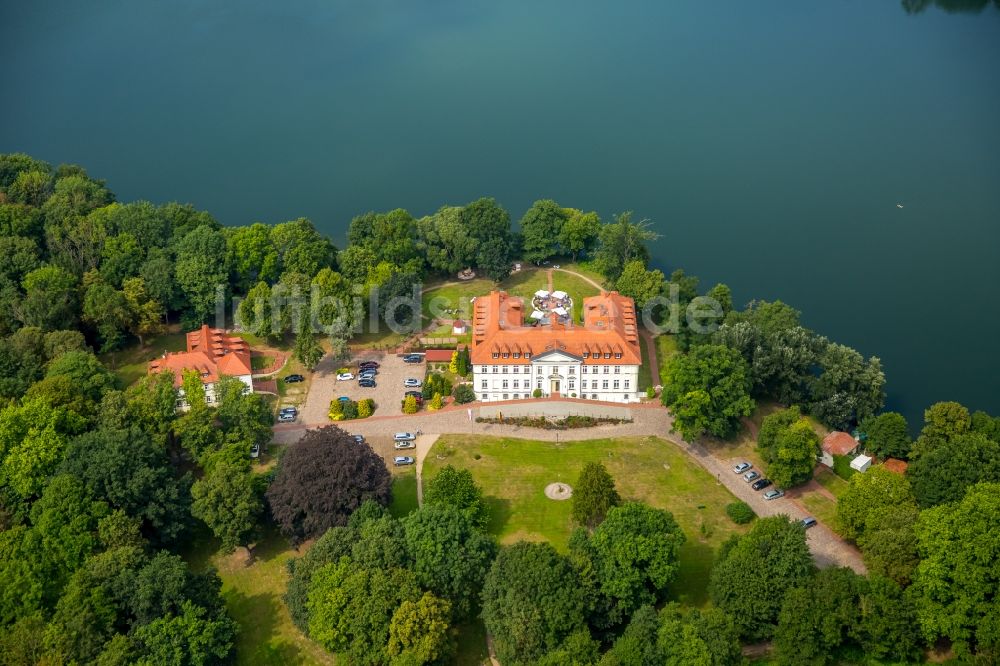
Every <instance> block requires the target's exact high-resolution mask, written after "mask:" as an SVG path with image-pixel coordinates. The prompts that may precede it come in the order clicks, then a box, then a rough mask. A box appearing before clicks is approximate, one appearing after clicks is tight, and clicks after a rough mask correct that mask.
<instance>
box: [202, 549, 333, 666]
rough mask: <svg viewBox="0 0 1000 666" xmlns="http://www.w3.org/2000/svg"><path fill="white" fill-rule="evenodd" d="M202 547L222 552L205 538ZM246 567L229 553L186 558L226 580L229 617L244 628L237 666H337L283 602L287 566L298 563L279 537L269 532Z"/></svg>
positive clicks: (238, 644) (225, 597)
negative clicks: (298, 625) (294, 620)
mask: <svg viewBox="0 0 1000 666" xmlns="http://www.w3.org/2000/svg"><path fill="white" fill-rule="evenodd" d="M197 542H198V543H203V544H208V545H210V547H212V548H217V547H218V541H216V540H214V539H212V538H211V537H210V536H208V535H205V536H204V538H199V539H198V541H197ZM254 555H255V560H254V563H253V564H251V565H250V566H246V565H245V564H244V562H243V561H242V559H243V558H242V557H241V556H240V555H238V554H236V555H226V554H224V553H220V552H215V553H204V552H203V553H193V554H189V556H188V557H187V559H188V562H189V563H190V564H191V566H192V568H193V569H195V570H199V569H204V568H206V567H207V566H208V565H211V566H214V567H215V568H216V570H217V571H218V572H219V577H220V578H222V596H223V598H224V599H225V602H226V608H227V609H228V611H229V613H230V615H232V617H233V619H235V620H236V621H237V622H238V623H239V625H240V633H239V635H238V636H237V638H236V660H235V663H236V664H247V665H248V666H249V665H251V664H253V665H255V666H256V665H258V664H274V665H275V666H278V665H281V664H333V663H334V658H333V656H332V655H330V654H329V653H327V652H326V651H325V650H324V649H323V648H321V647H320V646H319V645H317V644H316V643H313V642H312V641H311V640H309V639H308V638H306V637H305V636H303V635H302V634H301V633H300V632H299V630H298V629H297V628H296V627H295V625H294V624H292V618H291V616H290V615H289V614H288V609H287V608H286V607H285V604H284V602H283V601H282V595H284V593H285V587H286V586H287V584H288V571H287V569H286V568H285V565H286V563H287V562H288V560H290V559H292V558H293V557H299V556H300V555H302V552H298V553H297V552H295V551H294V550H293V549H292V548H291V547H290V546H289V544H288V542H287V541H286V540H285V539H284V538H283V537H282V536H281V535H279V534H278V533H276V532H273V531H272V532H269V533H268V534H267V535H266V537H265V538H264V539H263V540H262V541H261V543H259V544H258V545H257V546H256V548H255V549H254Z"/></svg>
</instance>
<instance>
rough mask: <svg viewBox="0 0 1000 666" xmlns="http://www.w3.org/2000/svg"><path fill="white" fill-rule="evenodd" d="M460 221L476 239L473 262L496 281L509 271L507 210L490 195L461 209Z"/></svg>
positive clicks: (508, 218) (510, 247) (510, 249)
mask: <svg viewBox="0 0 1000 666" xmlns="http://www.w3.org/2000/svg"><path fill="white" fill-rule="evenodd" d="M462 223H463V224H464V225H465V227H466V228H467V229H468V230H469V233H470V234H471V235H472V237H473V238H474V239H475V240H476V242H477V249H476V265H477V266H478V267H479V268H481V269H482V270H483V272H484V273H485V274H486V276H487V277H489V278H490V279H492V280H493V281H495V282H499V281H500V280H502V279H503V278H505V277H507V276H508V275H510V262H511V258H512V257H511V253H512V250H513V238H512V235H511V230H510V214H509V213H508V212H507V211H506V210H504V209H503V208H502V207H501V206H500V205H499V204H497V202H496V201H495V200H493V199H490V198H482V199H478V200H476V201H473V202H472V203H470V204H468V205H467V206H465V207H464V208H463V209H462Z"/></svg>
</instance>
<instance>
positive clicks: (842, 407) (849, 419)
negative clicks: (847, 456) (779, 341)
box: [810, 342, 885, 430]
mask: <svg viewBox="0 0 1000 666" xmlns="http://www.w3.org/2000/svg"><path fill="white" fill-rule="evenodd" d="M819 365H820V368H822V370H821V372H820V375H819V377H817V378H816V379H814V380H813V382H812V386H811V391H812V402H811V404H810V410H811V411H812V413H813V414H814V415H815V416H816V417H817V418H819V419H820V420H821V421H823V422H824V423H826V424H827V425H829V426H831V427H833V428H838V429H840V430H846V429H848V428H849V427H850V426H851V425H852V424H854V423H858V422H860V421H863V420H864V419H866V418H868V417H869V416H872V415H874V414H876V413H877V412H878V411H879V410H880V409H882V406H883V405H884V404H885V373H884V372H882V363H881V361H879V359H878V358H876V357H874V356H873V357H871V358H870V359H868V360H867V361H866V360H865V359H864V357H862V356H861V354H859V353H858V352H856V351H855V350H853V349H851V348H850V347H845V346H844V345H838V344H836V343H832V342H831V343H829V344H827V346H826V349H825V350H824V351H823V353H822V354H820V357H819Z"/></svg>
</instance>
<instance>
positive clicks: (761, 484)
mask: <svg viewBox="0 0 1000 666" xmlns="http://www.w3.org/2000/svg"><path fill="white" fill-rule="evenodd" d="M769 485H771V479H757V480H756V481H754V482H753V485H751V486H750V487H751V488H753V489H754V490H761V489H763V488H767V487H768V486H769Z"/></svg>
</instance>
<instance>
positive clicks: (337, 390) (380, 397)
mask: <svg viewBox="0 0 1000 666" xmlns="http://www.w3.org/2000/svg"><path fill="white" fill-rule="evenodd" d="M360 361H377V362H378V363H379V368H378V375H376V376H375V383H376V386H375V388H361V387H360V386H358V381H357V379H356V378H355V379H353V380H349V381H337V370H338V369H339V368H342V367H347V368H349V369H350V371H351V372H352V373H353V374H355V375H357V372H358V363H359V362H360ZM424 372H425V364H424V363H404V362H403V359H402V357H400V356H396V355H395V354H386V353H385V352H363V353H361V354H358V355H357V356H355V357H353V358H352V359H351V360H350V361H345V362H340V363H334V361H333V359H332V358H330V357H326V358H324V359H323V360H322V361H320V362H319V365H317V366H316V370H315V372H314V373H313V377H312V385H311V386H310V388H309V395H308V397H307V398H306V402H305V406H304V407H303V408H302V411H301V414H300V415H299V421H300V422H302V423H309V424H316V423H326V422H329V421H328V417H327V413H328V412H329V411H330V401H331V400H334V399H336V398H339V397H340V396H347V397H348V398H350V399H351V400H362V399H363V398H371V399H373V400H374V401H375V415H376V416H389V415H397V414H402V407H401V403H402V400H403V394H404V393H405V392H406V391H407V390H410V389H407V388H405V387H404V386H403V380H404V379H406V378H407V377H414V378H416V379H419V380H420V381H423V379H424ZM351 425H352V423H351V422H350V421H348V422H344V423H343V427H344V429H345V430H350V429H351Z"/></svg>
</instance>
